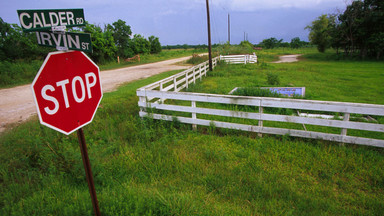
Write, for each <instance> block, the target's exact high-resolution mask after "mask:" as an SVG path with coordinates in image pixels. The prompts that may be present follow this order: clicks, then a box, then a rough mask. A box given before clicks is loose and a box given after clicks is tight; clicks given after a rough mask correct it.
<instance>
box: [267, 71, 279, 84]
mask: <svg viewBox="0 0 384 216" xmlns="http://www.w3.org/2000/svg"><path fill="white" fill-rule="evenodd" d="M267 83H268V84H269V85H279V84H280V79H279V75H278V74H276V73H270V72H268V73H267Z"/></svg>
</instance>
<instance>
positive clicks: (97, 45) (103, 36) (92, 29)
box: [84, 23, 117, 63]
mask: <svg viewBox="0 0 384 216" xmlns="http://www.w3.org/2000/svg"><path fill="white" fill-rule="evenodd" d="M84 32H85V33H90V34H91V35H92V48H93V52H92V53H91V54H90V56H91V58H92V59H93V60H94V61H95V62H97V63H105V62H108V61H111V60H112V59H114V57H115V54H116V51H117V47H116V45H115V41H114V39H113V33H112V32H111V31H109V30H108V29H106V30H105V31H103V30H102V29H101V27H100V26H96V25H93V24H89V23H87V24H86V26H85V27H84Z"/></svg>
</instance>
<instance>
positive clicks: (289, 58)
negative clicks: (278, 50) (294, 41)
mask: <svg viewBox="0 0 384 216" xmlns="http://www.w3.org/2000/svg"><path fill="white" fill-rule="evenodd" d="M299 56H301V55H284V56H280V57H279V61H275V62H272V63H289V62H297V61H299V59H298V57H299Z"/></svg>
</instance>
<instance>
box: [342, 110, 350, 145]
mask: <svg viewBox="0 0 384 216" xmlns="http://www.w3.org/2000/svg"><path fill="white" fill-rule="evenodd" d="M350 116H351V114H350V113H344V118H343V121H349V117H350ZM347 131H348V129H347V128H343V129H341V135H342V136H343V138H342V139H343V140H342V141H343V142H342V143H341V144H340V145H341V146H344V136H347Z"/></svg>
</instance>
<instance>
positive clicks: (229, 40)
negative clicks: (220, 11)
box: [228, 13, 231, 44]
mask: <svg viewBox="0 0 384 216" xmlns="http://www.w3.org/2000/svg"><path fill="white" fill-rule="evenodd" d="M228 43H229V44H231V19H230V17H229V13H228Z"/></svg>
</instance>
